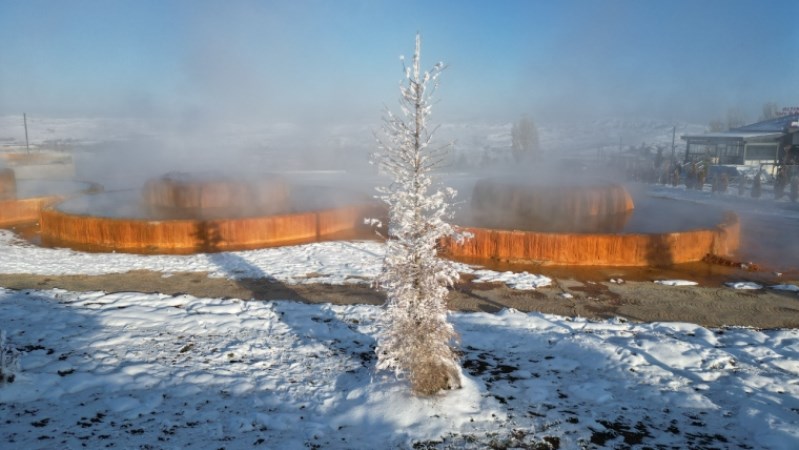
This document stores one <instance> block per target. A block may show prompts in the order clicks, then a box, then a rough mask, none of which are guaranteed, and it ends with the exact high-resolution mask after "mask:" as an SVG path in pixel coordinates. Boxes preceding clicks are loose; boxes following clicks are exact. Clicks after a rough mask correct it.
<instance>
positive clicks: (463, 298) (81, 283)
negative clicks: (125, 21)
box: [0, 269, 799, 328]
mask: <svg viewBox="0 0 799 450" xmlns="http://www.w3.org/2000/svg"><path fill="white" fill-rule="evenodd" d="M547 275H548V276H550V277H551V278H552V279H553V283H552V285H551V286H549V287H543V288H539V289H537V290H535V291H520V290H514V289H509V288H507V287H505V286H504V285H500V284H486V283H473V282H471V280H470V278H469V277H468V276H464V277H463V279H462V280H461V282H459V283H458V284H457V285H456V286H455V287H454V288H453V289H452V291H451V293H450V296H449V304H450V308H451V309H453V310H460V311H486V312H496V311H499V310H500V309H502V308H515V309H517V310H520V311H540V312H544V313H551V314H559V315H563V316H580V317H586V318H591V319H606V318H610V317H616V316H618V317H624V318H627V319H629V320H633V321H644V322H650V321H681V322H691V323H698V324H700V325H703V326H709V327H721V326H749V327H756V328H786V327H790V328H799V295H798V294H797V293H794V292H786V291H777V290H772V289H761V290H735V289H731V288H729V287H726V286H725V285H724V284H723V282H724V280H732V279H736V280H738V279H740V278H741V276H738V275H736V274H730V273H717V272H714V273H704V274H694V275H695V276H694V277H693V278H691V279H693V280H695V281H699V282H700V285H699V286H685V287H674V286H663V285H659V284H656V283H654V282H653V279H656V278H659V279H664V278H673V277H670V275H674V276H676V277H679V275H685V274H681V273H669V272H663V271H659V272H657V273H655V272H652V273H649V272H647V271H645V270H639V271H634V272H630V271H626V272H619V271H618V270H616V269H614V270H609V271H601V270H593V271H590V272H579V271H578V272H574V273H571V274H570V273H560V272H558V271H553V273H549V274H547ZM575 275H576V276H575ZM616 277H623V278H622V279H623V282H621V283H616V282H611V281H610V280H611V279H614V280H618V278H616ZM736 277H737V278H736ZM748 278H749V279H750V280H752V281H758V282H761V283H764V284H766V285H768V284H777V283H794V284H796V283H797V279H799V278H797V279H793V278H791V277H786V276H784V275H782V274H780V275H778V276H776V275H773V274H762V273H761V274H759V275H758V274H754V275H750V276H749V277H748ZM0 286H3V287H6V288H10V289H52V288H60V289H66V290H70V291H105V292H126V291H134V292H148V293H149V292H153V293H154V292H159V293H163V294H168V295H175V294H190V295H193V296H198V297H227V298H241V299H247V300H250V299H252V300H296V301H303V302H309V303H328V302H330V303H336V304H358V303H365V304H375V305H377V304H382V303H383V301H384V297H383V296H382V295H381V294H380V293H379V292H377V291H376V290H374V289H372V288H371V287H369V286H366V285H347V286H337V285H326V284H308V285H286V284H282V283H279V282H275V281H273V280H267V279H245V280H237V281H233V280H227V279H220V278H210V277H208V276H207V275H206V274H203V273H176V274H170V275H168V276H165V275H164V274H162V273H158V272H148V271H135V272H128V273H123V274H111V275H100V276H90V275H68V276H42V275H0Z"/></svg>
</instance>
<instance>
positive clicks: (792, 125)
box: [680, 109, 799, 165]
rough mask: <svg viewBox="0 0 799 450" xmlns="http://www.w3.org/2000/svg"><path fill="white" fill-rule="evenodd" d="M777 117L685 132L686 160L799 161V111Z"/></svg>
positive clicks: (757, 162)
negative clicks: (725, 128)
mask: <svg viewBox="0 0 799 450" xmlns="http://www.w3.org/2000/svg"><path fill="white" fill-rule="evenodd" d="M787 111H789V112H790V113H789V114H785V115H782V116H779V117H776V118H774V119H769V120H764V121H762V122H757V123H753V124H750V125H745V126H742V127H738V128H733V129H731V130H729V131H720V132H713V133H705V134H694V135H684V136H681V137H680V138H681V139H683V140H684V141H686V148H685V162H689V161H697V160H707V161H710V163H711V164H738V165H743V164H749V165H758V164H763V163H771V164H784V163H793V164H795V163H796V162H799V111H796V110H795V109H790V110H787Z"/></svg>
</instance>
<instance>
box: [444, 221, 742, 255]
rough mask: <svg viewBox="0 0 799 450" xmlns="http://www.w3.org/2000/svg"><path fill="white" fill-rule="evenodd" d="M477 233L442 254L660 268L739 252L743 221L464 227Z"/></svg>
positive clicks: (446, 244) (446, 247) (447, 243)
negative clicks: (652, 227)
mask: <svg viewBox="0 0 799 450" xmlns="http://www.w3.org/2000/svg"><path fill="white" fill-rule="evenodd" d="M461 229H462V230H463V231H467V232H469V233H472V234H473V235H474V237H473V238H472V239H469V240H467V241H466V242H464V243H463V244H458V243H456V242H454V241H452V240H445V241H444V242H442V254H443V255H444V256H447V257H451V258H454V259H458V258H467V259H468V258H476V259H491V260H498V261H508V262H527V263H541V264H558V265H595V266H651V265H652V266H654V265H668V264H677V263H684V262H691V261H699V260H701V259H702V258H704V257H705V256H706V255H707V254H714V255H719V256H731V255H732V253H733V252H735V251H736V250H738V245H739V240H740V224H739V221H738V217H737V216H736V215H735V214H732V213H728V214H727V216H726V217H725V219H724V221H723V223H721V224H719V225H718V226H717V227H715V228H713V229H703V230H694V231H686V232H675V233H663V234H569V233H564V234H559V233H539V232H528V231H507V230H491V229H485V228H469V227H462V228H461Z"/></svg>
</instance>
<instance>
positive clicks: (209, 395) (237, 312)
mask: <svg viewBox="0 0 799 450" xmlns="http://www.w3.org/2000/svg"><path fill="white" fill-rule="evenodd" d="M378 313H379V308H377V307H373V306H330V305H322V306H318V305H306V304H300V303H293V302H245V301H241V300H236V299H207V298H194V297H189V296H174V297H171V296H160V295H145V294H139V293H116V294H104V293H72V292H62V291H46V292H42V291H25V292H16V291H8V290H0V317H2V324H3V327H4V328H5V329H6V330H7V332H8V341H9V342H10V343H11V344H12V345H13V346H14V347H16V348H18V349H20V350H21V351H22V358H21V366H22V370H21V371H20V372H19V373H18V376H17V377H16V380H15V381H14V382H13V383H11V384H7V385H6V386H4V387H2V388H0V417H2V420H3V425H2V427H0V439H1V440H2V442H3V443H4V444H3V448H14V449H17V448H18V449H35V448H42V449H50V448H83V447H87V448H102V447H106V446H113V447H115V448H214V449H216V448H226V449H243V448H276V449H277V448H280V449H300V448H341V449H347V448H364V449H367V448H408V447H410V446H416V448H486V447H488V446H491V445H494V446H495V447H496V448H507V447H517V448H532V447H531V446H530V445H531V444H532V443H534V442H539V443H540V442H549V443H552V444H554V445H553V446H554V447H555V448H557V447H559V448H564V449H570V448H628V447H629V448H756V449H762V448H770V449H795V448H797V446H799V426H797V424H799V331H798V330H775V331H758V330H750V329H724V330H708V329H705V328H702V327H699V326H696V325H691V324H687V323H651V324H632V323H626V322H625V321H622V320H613V321H604V322H590V321H586V320H581V319H574V320H572V319H567V318H563V317H557V316H549V315H544V314H523V313H520V312H517V311H512V310H511V311H507V310H506V311H503V312H501V313H500V314H497V315H492V314H486V313H473V314H461V313H456V314H453V315H452V319H453V321H454V324H455V327H456V329H457V331H458V332H459V333H460V336H461V340H462V348H463V366H464V376H465V383H464V387H463V388H462V389H460V390H458V391H454V392H449V393H446V394H445V395H442V396H439V397H435V398H430V399H420V398H414V397H412V396H410V395H409V394H408V389H407V387H406V386H405V385H403V384H402V383H401V382H397V381H394V380H393V379H392V378H391V377H385V376H384V374H382V373H375V372H374V363H375V359H374V335H375V318H376V316H377V314H378Z"/></svg>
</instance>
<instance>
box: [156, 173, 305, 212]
mask: <svg viewBox="0 0 799 450" xmlns="http://www.w3.org/2000/svg"><path fill="white" fill-rule="evenodd" d="M142 197H143V200H144V203H145V204H146V205H147V206H148V207H150V208H151V209H152V210H154V211H156V212H159V213H166V214H170V213H177V214H180V213H188V214H190V215H195V216H197V215H202V214H204V213H219V214H222V215H226V213H228V214H230V213H236V212H258V213H260V214H274V213H277V212H280V211H285V210H286V209H287V207H288V203H289V193H288V186H287V185H286V183H285V182H284V181H283V180H282V179H281V178H279V177H272V178H270V179H267V180H258V181H252V182H239V181H234V180H229V179H210V180H192V179H181V178H179V175H177V176H175V177H171V176H170V175H165V176H163V177H161V178H156V179H153V180H149V181H148V182H147V183H145V185H144V188H143V189H142Z"/></svg>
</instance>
